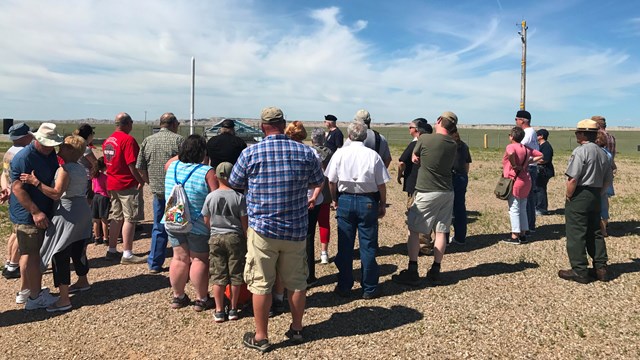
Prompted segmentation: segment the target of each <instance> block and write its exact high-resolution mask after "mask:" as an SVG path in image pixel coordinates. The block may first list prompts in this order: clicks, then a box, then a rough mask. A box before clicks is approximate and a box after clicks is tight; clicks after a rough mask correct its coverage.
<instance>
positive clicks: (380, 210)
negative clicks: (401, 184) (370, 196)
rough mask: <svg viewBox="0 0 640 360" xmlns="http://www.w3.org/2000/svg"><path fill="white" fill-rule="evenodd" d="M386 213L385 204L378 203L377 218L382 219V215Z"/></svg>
mask: <svg viewBox="0 0 640 360" xmlns="http://www.w3.org/2000/svg"><path fill="white" fill-rule="evenodd" d="M386 213H387V204H385V203H382V202H381V203H380V205H379V206H378V219H382V218H383V217H384V215H385V214H386Z"/></svg>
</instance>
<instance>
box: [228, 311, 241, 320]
mask: <svg viewBox="0 0 640 360" xmlns="http://www.w3.org/2000/svg"><path fill="white" fill-rule="evenodd" d="M227 315H228V317H229V320H238V319H239V318H240V316H239V315H238V310H237V309H231V310H229V314H227Z"/></svg>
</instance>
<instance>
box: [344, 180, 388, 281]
mask: <svg viewBox="0 0 640 360" xmlns="http://www.w3.org/2000/svg"><path fill="white" fill-rule="evenodd" d="M378 204H379V203H378V201H377V200H375V199H374V198H373V197H369V196H359V195H352V194H344V193H343V194H341V195H340V198H339V199H338V210H337V218H338V253H337V254H336V258H335V263H336V267H337V268H338V289H339V290H341V291H348V290H350V289H351V288H352V287H353V245H354V243H355V238H356V230H357V232H358V239H359V241H360V263H361V271H362V276H361V281H360V284H361V286H362V289H363V291H364V292H365V293H372V292H374V291H376V289H377V287H378V279H379V277H380V269H379V267H378V263H377V262H376V249H377V247H378V244H377V243H376V240H377V236H375V235H376V232H377V229H378V227H377V222H378Z"/></svg>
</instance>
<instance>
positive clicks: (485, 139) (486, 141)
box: [484, 134, 489, 149]
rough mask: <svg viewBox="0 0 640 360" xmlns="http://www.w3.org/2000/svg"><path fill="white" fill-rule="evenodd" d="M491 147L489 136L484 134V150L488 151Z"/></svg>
mask: <svg viewBox="0 0 640 360" xmlns="http://www.w3.org/2000/svg"><path fill="white" fill-rule="evenodd" d="M488 147H489V135H487V134H484V148H485V149H487V148H488Z"/></svg>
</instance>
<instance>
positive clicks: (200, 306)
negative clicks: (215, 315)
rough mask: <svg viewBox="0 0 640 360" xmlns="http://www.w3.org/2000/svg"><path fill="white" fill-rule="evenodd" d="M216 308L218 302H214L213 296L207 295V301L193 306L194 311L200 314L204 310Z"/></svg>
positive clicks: (196, 302)
mask: <svg viewBox="0 0 640 360" xmlns="http://www.w3.org/2000/svg"><path fill="white" fill-rule="evenodd" d="M215 306H216V302H215V301H214V300H213V298H212V297H211V296H209V295H207V299H206V300H196V301H195V304H194V305H193V310H195V311H197V312H200V311H203V310H209V309H213V308H214V307H215Z"/></svg>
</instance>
